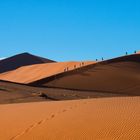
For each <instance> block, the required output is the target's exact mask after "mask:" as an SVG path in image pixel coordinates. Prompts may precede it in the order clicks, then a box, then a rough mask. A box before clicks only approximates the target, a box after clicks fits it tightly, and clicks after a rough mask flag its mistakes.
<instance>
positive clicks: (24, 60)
mask: <svg viewBox="0 0 140 140" xmlns="http://www.w3.org/2000/svg"><path fill="white" fill-rule="evenodd" d="M50 62H54V61H53V60H49V59H46V58H42V57H39V56H35V55H32V54H29V53H22V54H18V55H15V56H12V57H9V58H6V59H3V60H0V73H3V72H7V71H10V70H14V69H16V68H19V67H21V66H27V65H33V64H41V63H50Z"/></svg>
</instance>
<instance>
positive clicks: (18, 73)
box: [0, 61, 95, 84]
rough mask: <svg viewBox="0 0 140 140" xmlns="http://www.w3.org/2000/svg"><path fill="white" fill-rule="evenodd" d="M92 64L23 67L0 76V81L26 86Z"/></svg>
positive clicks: (74, 63) (77, 63)
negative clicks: (66, 70) (24, 84)
mask: <svg viewBox="0 0 140 140" xmlns="http://www.w3.org/2000/svg"><path fill="white" fill-rule="evenodd" d="M94 63H95V62H94V61H87V62H84V64H83V65H82V62H58V63H45V64H36V65H30V66H23V67H20V68H18V69H16V70H13V71H9V72H6V73H2V74H0V79H1V80H6V81H11V82H17V83H26V84H28V83H31V82H34V81H37V80H40V79H43V78H46V77H49V76H52V75H55V74H58V73H63V72H64V70H65V69H66V68H68V71H70V70H73V69H76V68H79V67H82V66H86V65H90V64H94Z"/></svg>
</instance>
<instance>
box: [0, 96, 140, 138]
mask: <svg viewBox="0 0 140 140" xmlns="http://www.w3.org/2000/svg"><path fill="white" fill-rule="evenodd" d="M139 108H140V97H123V98H109V99H108V98H106V99H92V100H79V101H78V100H77V101H67V102H64V101H63V102H48V103H45V102H42V103H27V104H14V105H0V114H1V115H0V124H1V127H0V132H1V133H0V139H1V140H32V139H34V140H45V139H48V140H51V139H53V140H58V139H59V140H67V139H70V140H82V139H86V140H96V139H97V140H114V139H117V140H128V139H129V140H139V138H140V129H139V123H140V119H139V115H140V109H139ZM9 116H10V117H9ZM7 126H8V127H7Z"/></svg>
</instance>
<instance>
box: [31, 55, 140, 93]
mask: <svg viewBox="0 0 140 140" xmlns="http://www.w3.org/2000/svg"><path fill="white" fill-rule="evenodd" d="M139 69H140V54H134V55H129V56H123V57H119V58H115V59H110V60H106V61H102V62H98V63H96V64H91V65H88V66H85V67H82V68H80V69H79V70H74V71H70V72H66V73H63V74H58V75H55V76H51V77H48V78H44V79H41V80H38V81H35V82H32V83H30V85H33V86H46V87H54V88H64V89H73V90H74V89H75V90H90V91H100V92H103V91H105V92H116V93H119V94H120V93H123V94H133V95H140V94H139V90H140V85H139V83H140V74H139Z"/></svg>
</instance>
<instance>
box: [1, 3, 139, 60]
mask: <svg viewBox="0 0 140 140" xmlns="http://www.w3.org/2000/svg"><path fill="white" fill-rule="evenodd" d="M134 50H140V1H139V0H0V57H8V56H11V55H14V54H17V53H22V52H30V53H33V54H36V55H41V56H44V57H47V58H51V59H54V60H57V61H67V60H92V59H96V58H98V59H100V58H101V57H104V58H111V57H116V56H118V55H123V54H124V53H125V52H126V51H128V52H129V53H133V52H134Z"/></svg>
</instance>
